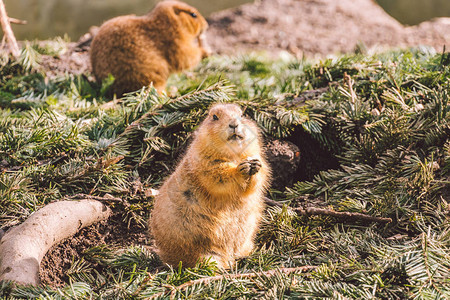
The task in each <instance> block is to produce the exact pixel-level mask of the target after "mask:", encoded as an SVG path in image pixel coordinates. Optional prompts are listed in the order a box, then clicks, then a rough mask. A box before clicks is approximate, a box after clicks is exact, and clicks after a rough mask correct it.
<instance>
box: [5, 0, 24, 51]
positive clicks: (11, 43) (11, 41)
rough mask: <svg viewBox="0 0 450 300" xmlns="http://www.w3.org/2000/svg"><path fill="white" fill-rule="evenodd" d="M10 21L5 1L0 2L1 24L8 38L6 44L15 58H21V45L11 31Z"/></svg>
mask: <svg viewBox="0 0 450 300" xmlns="http://www.w3.org/2000/svg"><path fill="white" fill-rule="evenodd" d="M9 22H10V19H9V18H8V15H7V14H6V9H5V4H4V3H3V0H0V23H1V24H2V30H3V33H4V35H5V37H6V42H7V44H8V48H9V51H10V52H11V54H12V55H13V56H14V58H16V59H17V58H18V57H19V56H20V50H19V45H18V44H17V41H16V37H15V36H14V33H13V31H12V29H11V24H10V23H9Z"/></svg>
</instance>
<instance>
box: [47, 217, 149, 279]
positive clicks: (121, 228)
mask: <svg viewBox="0 0 450 300" xmlns="http://www.w3.org/2000/svg"><path fill="white" fill-rule="evenodd" d="M102 245H106V246H107V247H109V248H113V249H114V248H118V249H125V248H127V247H130V246H134V245H141V246H145V247H147V248H149V250H152V247H151V246H152V245H153V241H152V240H151V239H150V236H149V234H148V230H147V229H146V228H142V227H138V226H131V227H130V228H127V226H126V224H124V223H123V222H122V221H121V220H120V217H119V216H117V215H116V216H113V217H111V218H110V219H109V220H107V221H103V222H101V223H97V224H94V225H92V226H89V227H86V228H83V229H82V230H80V231H79V232H78V233H77V234H76V235H75V236H73V237H71V238H69V239H67V240H65V241H64V242H62V243H60V244H59V245H56V246H54V247H52V248H51V249H50V250H49V251H48V252H47V254H46V255H45V256H44V258H43V259H42V262H41V269H40V273H39V277H40V279H41V283H42V284H45V285H50V286H52V287H60V286H64V284H65V283H67V282H68V277H67V275H66V273H67V270H68V269H69V268H70V266H71V265H72V263H73V262H74V261H77V260H79V259H81V258H82V257H83V253H84V252H85V251H86V250H88V249H90V248H92V247H95V246H102Z"/></svg>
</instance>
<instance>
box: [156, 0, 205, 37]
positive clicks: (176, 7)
mask: <svg viewBox="0 0 450 300" xmlns="http://www.w3.org/2000/svg"><path fill="white" fill-rule="evenodd" d="M153 12H154V13H155V14H159V13H163V14H166V15H167V16H169V17H170V18H171V19H173V20H174V21H176V23H177V24H178V25H179V29H180V31H182V32H183V33H185V34H186V33H187V34H190V35H192V36H193V37H199V36H200V35H201V34H202V33H203V32H204V31H205V30H206V29H207V28H208V23H207V22H206V20H205V18H204V17H203V16H202V15H201V14H200V13H199V12H198V10H197V9H196V8H194V7H192V6H190V5H188V4H186V3H184V2H181V1H174V0H167V1H161V2H159V3H158V4H157V5H156V7H155V8H154V9H153Z"/></svg>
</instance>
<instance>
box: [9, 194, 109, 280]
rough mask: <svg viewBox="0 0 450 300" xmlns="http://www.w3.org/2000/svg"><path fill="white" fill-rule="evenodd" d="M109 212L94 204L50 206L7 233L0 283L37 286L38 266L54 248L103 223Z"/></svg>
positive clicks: (85, 202)
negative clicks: (80, 232)
mask: <svg viewBox="0 0 450 300" xmlns="http://www.w3.org/2000/svg"><path fill="white" fill-rule="evenodd" d="M110 215H111V210H110V209H109V208H108V207H106V206H105V205H104V204H103V203H101V202H99V201H95V200H80V201H60V202H55V203H50V204H48V205H46V206H44V207H43V208H41V209H40V210H38V211H36V212H35V213H33V214H32V215H31V216H30V217H29V218H28V219H27V220H26V221H25V222H23V223H22V224H20V225H18V226H16V227H14V228H12V229H10V230H8V232H6V233H5V235H4V236H3V237H2V239H1V241H0V281H2V280H11V281H13V282H15V283H18V284H31V285H38V283H39V264H40V263H41V260H42V258H43V257H44V255H45V253H46V252H47V251H48V249H50V248H51V247H52V246H53V245H55V244H57V243H59V242H60V241H62V240H64V239H66V238H68V237H70V236H72V235H74V234H75V233H77V232H78V230H80V229H81V228H84V227H86V226H89V225H92V224H94V223H97V222H99V221H102V220H106V219H107V218H108V217H109V216H110Z"/></svg>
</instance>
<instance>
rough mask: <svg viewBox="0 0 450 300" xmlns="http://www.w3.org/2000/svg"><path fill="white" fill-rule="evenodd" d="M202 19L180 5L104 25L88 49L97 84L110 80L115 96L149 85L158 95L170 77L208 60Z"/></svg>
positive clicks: (161, 6)
mask: <svg viewBox="0 0 450 300" xmlns="http://www.w3.org/2000/svg"><path fill="white" fill-rule="evenodd" d="M207 28H208V23H207V22H206V20H205V18H203V17H202V15H201V14H200V13H199V12H198V11H197V9H195V8H194V7H192V6H189V5H188V4H186V3H184V2H180V1H162V2H159V3H158V4H157V5H156V6H155V8H154V9H153V10H152V11H150V12H149V13H148V14H146V15H144V16H139V17H138V16H135V15H127V16H120V17H116V18H113V19H111V20H108V21H106V22H105V23H103V25H102V26H101V27H100V29H99V31H98V33H97V34H96V35H95V37H94V39H93V41H92V45H91V64H92V71H93V73H94V75H95V77H96V79H97V81H102V80H103V79H104V78H106V77H108V75H109V74H112V75H113V76H114V78H115V81H114V84H113V92H114V93H116V94H117V95H118V96H121V95H122V94H123V93H126V92H131V91H135V90H138V89H140V88H142V87H143V86H147V85H149V84H151V83H153V86H154V87H155V88H156V89H157V90H158V91H159V92H162V91H163V90H164V89H165V86H166V81H167V78H168V77H169V75H170V74H171V73H174V72H180V71H182V70H185V69H189V68H192V67H194V66H195V65H197V64H198V63H199V62H200V60H201V59H202V58H204V57H206V56H208V55H209V54H210V49H209V47H208V45H207V43H206V39H205V35H204V32H205V30H206V29H207Z"/></svg>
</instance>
